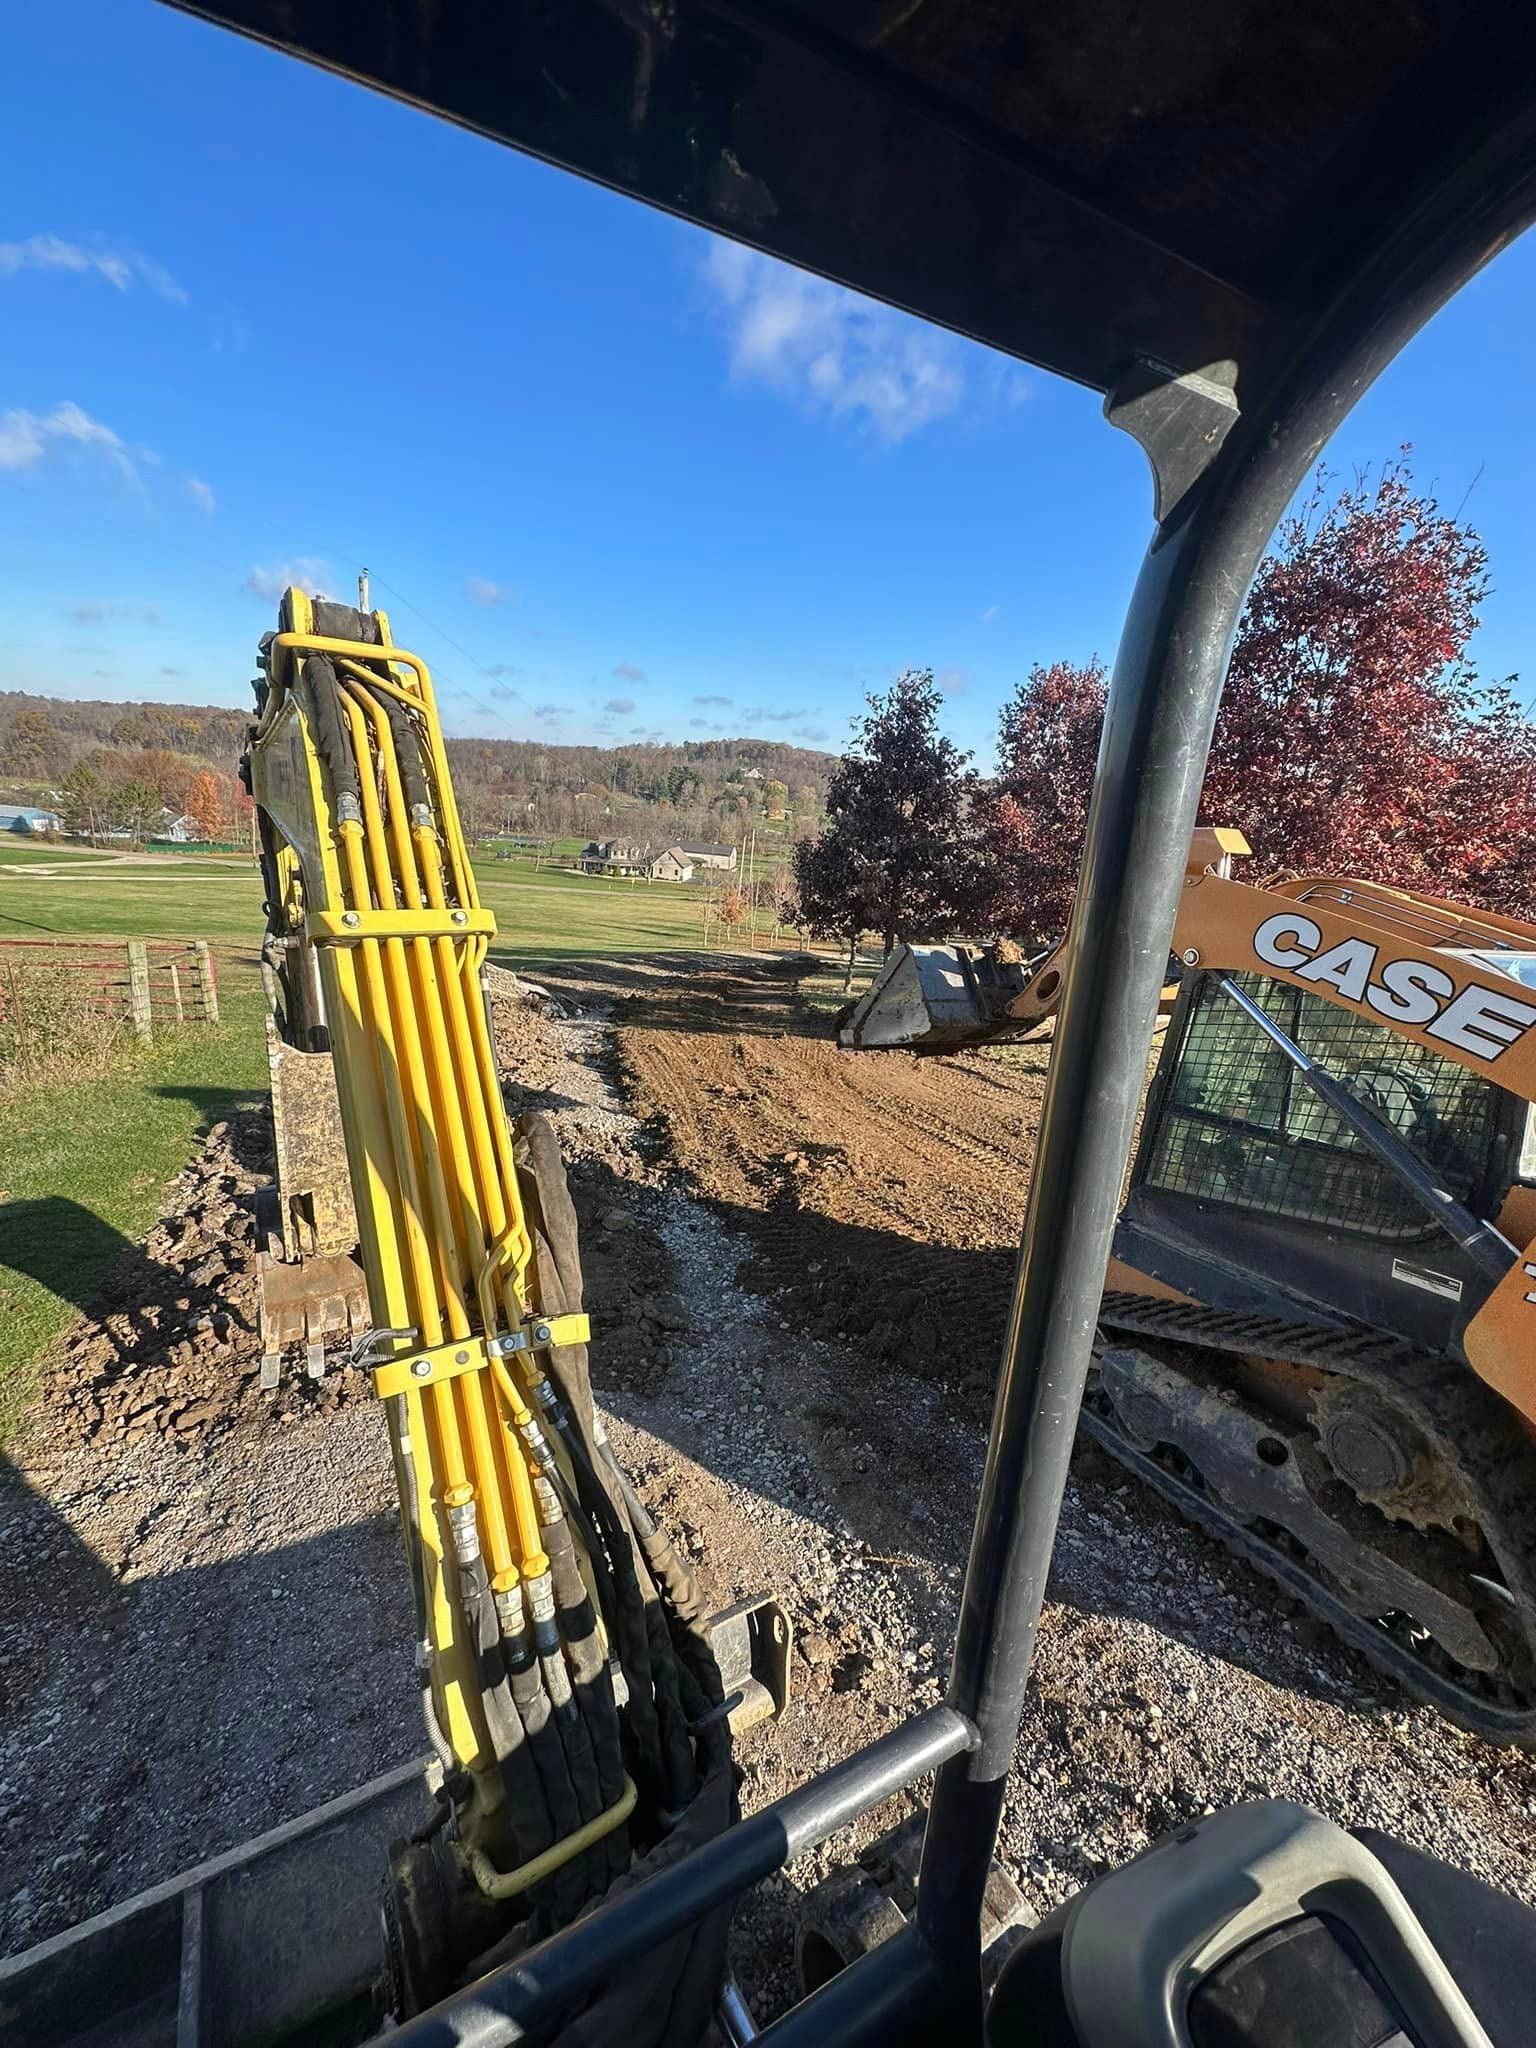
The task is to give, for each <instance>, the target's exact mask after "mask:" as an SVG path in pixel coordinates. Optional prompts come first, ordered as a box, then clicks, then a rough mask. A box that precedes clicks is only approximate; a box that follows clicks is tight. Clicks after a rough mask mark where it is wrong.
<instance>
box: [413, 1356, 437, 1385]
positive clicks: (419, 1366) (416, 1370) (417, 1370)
mask: <svg viewBox="0 0 1536 2048" xmlns="http://www.w3.org/2000/svg"><path fill="white" fill-rule="evenodd" d="M431 1370H432V1361H431V1359H430V1358H413V1359H412V1360H411V1376H412V1377H413V1378H414V1379H418V1380H424V1379H425V1378H426V1377H427V1375H428V1373H430V1372H431Z"/></svg>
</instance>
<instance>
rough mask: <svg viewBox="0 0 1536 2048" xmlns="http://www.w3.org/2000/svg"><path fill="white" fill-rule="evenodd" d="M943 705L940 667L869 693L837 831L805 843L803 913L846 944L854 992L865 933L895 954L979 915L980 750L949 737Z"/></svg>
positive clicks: (842, 780) (842, 789) (839, 771)
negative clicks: (975, 758)
mask: <svg viewBox="0 0 1536 2048" xmlns="http://www.w3.org/2000/svg"><path fill="white" fill-rule="evenodd" d="M942 701H943V700H942V698H941V697H940V695H939V691H938V688H937V685H936V684H935V683H934V680H933V671H932V670H931V669H908V670H907V671H906V673H905V674H904V675H900V676H898V677H897V679H896V681H895V682H894V683H893V684H892V685H891V687H890V689H889V690H888V691H887V692H886V694H885V695H884V696H883V697H871V698H869V699H868V703H869V712H868V715H867V716H866V717H865V718H864V719H863V720H862V721H861V723H860V725H859V728H858V731H857V733H856V736H855V740H854V746H853V749H852V751H850V752H849V753H848V754H845V755H844V757H843V759H842V760H841V761H840V762H839V763H838V765H837V767H836V768H835V769H834V771H833V774H832V780H831V783H830V784H829V786H828V789H827V823H826V829H825V830H824V831H823V833H822V835H821V837H820V838H819V839H816V840H813V841H804V842H802V843H801V844H800V845H799V846H797V847H796V848H795V882H796V886H797V888H798V891H799V896H800V905H801V914H802V916H803V918H804V920H805V922H806V924H807V925H808V926H809V928H810V929H811V930H812V931H814V932H818V933H820V934H821V935H822V936H824V937H828V938H837V939H839V940H842V941H844V942H845V943H846V944H847V946H848V974H847V977H846V980H845V984H844V985H845V986H849V985H851V982H852V977H853V962H854V957H855V954H856V952H857V950H858V942H859V935H860V934H861V933H862V932H865V931H877V932H879V933H880V936H881V940H882V942H883V944H884V947H885V951H886V953H887V954H889V953H890V951H891V949H892V947H893V946H895V945H896V944H897V943H898V942H899V941H902V940H910V939H918V938H937V937H939V936H941V935H942V934H943V933H944V932H946V931H947V930H949V929H950V927H951V926H952V925H953V924H955V923H956V922H957V921H958V920H961V919H964V918H966V917H967V916H968V915H970V913H971V911H972V907H973V904H974V901H975V897H976V891H977V865H976V861H975V857H974V854H973V851H972V847H971V843H970V837H969V829H968V814H969V811H970V808H971V806H972V804H973V802H974V799H975V795H976V777H975V774H974V772H973V771H972V770H971V769H970V768H969V767H968V766H967V765H966V764H967V763H968V761H969V760H970V756H969V754H963V753H961V751H960V750H959V748H958V747H956V746H955V745H954V744H953V742H952V741H950V740H948V739H946V738H945V737H944V735H943V734H942V733H941V732H940V731H939V726H938V717H939V708H940V705H941V703H942Z"/></svg>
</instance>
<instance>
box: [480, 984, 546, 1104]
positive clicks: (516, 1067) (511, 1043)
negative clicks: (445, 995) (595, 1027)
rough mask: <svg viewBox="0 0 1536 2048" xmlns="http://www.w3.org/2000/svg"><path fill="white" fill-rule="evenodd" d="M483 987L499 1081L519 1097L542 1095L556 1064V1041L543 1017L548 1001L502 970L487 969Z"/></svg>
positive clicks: (540, 993) (541, 994)
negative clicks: (488, 1006)
mask: <svg viewBox="0 0 1536 2048" xmlns="http://www.w3.org/2000/svg"><path fill="white" fill-rule="evenodd" d="M485 986H486V994H487V996H488V997H489V999H490V1011H491V1037H492V1040H493V1041H494V1043H495V1047H496V1064H497V1066H498V1067H499V1068H500V1070H501V1076H502V1079H503V1080H504V1081H509V1082H511V1084H512V1086H513V1087H514V1088H515V1089H516V1090H518V1092H519V1094H521V1095H540V1094H543V1093H544V1092H545V1090H547V1089H548V1087H549V1084H550V1082H551V1081H552V1080H553V1079H554V1074H555V1069H556V1068H557V1067H558V1066H559V1064H560V1040H559V1037H558V1035H557V1033H556V1032H555V1030H554V1027H553V1026H552V1025H551V1023H550V1022H549V1019H548V1018H547V1017H546V1016H545V1014H544V1011H545V1007H546V1004H547V1002H548V1000H549V999H548V998H547V997H545V996H544V995H543V993H542V992H541V991H535V990H532V989H530V987H529V985H528V984H527V983H526V982H524V981H521V980H519V978H518V977H517V976H516V975H515V974H511V973H509V972H508V971H507V969H506V968H504V967H487V969H486V970H485Z"/></svg>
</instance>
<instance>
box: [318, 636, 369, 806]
mask: <svg viewBox="0 0 1536 2048" xmlns="http://www.w3.org/2000/svg"><path fill="white" fill-rule="evenodd" d="M304 687H305V689H306V690H307V691H308V693H309V711H310V720H311V732H312V737H313V739H314V742H315V746H316V748H317V750H318V752H319V755H320V758H321V760H322V761H323V762H324V763H325V766H326V770H327V772H328V773H329V775H330V778H331V798H332V801H333V803H334V805H335V807H336V810H337V813H338V814H339V815H350V816H351V817H353V818H360V817H361V816H362V801H363V788H362V783H361V782H360V780H359V779H358V769H357V762H356V760H355V759H354V758H353V754H352V746H351V742H350V741H349V739H348V737H347V728H346V721H345V719H343V717H342V715H341V686H340V684H339V683H338V682H337V680H336V665H335V663H334V662H333V661H332V660H331V657H330V656H329V655H328V654H306V655H305V657H304ZM348 799H350V805H349V804H348V802H347V800H348Z"/></svg>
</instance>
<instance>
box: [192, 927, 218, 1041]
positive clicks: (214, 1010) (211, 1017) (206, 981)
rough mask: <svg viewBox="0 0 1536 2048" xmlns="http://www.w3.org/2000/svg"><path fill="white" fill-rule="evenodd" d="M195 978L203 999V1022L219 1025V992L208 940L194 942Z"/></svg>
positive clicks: (195, 940)
mask: <svg viewBox="0 0 1536 2048" xmlns="http://www.w3.org/2000/svg"><path fill="white" fill-rule="evenodd" d="M192 955H193V961H194V966H193V970H192V972H193V978H194V981H195V982H196V985H197V992H198V994H199V995H200V996H201V997H202V999H203V1022H204V1023H205V1024H217V1023H218V1021H219V990H218V984H217V983H216V982H215V980H214V978H213V955H212V953H210V952H209V950H208V941H207V940H206V939H194V940H193V941H192Z"/></svg>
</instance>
